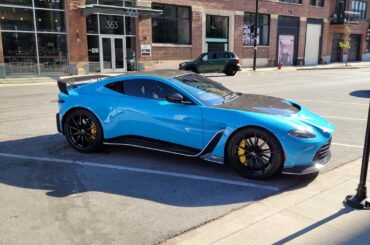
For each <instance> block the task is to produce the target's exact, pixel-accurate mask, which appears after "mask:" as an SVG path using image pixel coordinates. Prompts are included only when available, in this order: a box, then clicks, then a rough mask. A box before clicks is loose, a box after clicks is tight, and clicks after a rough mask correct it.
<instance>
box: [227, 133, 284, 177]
mask: <svg viewBox="0 0 370 245" xmlns="http://www.w3.org/2000/svg"><path fill="white" fill-rule="evenodd" d="M283 154H284V153H283V150H282V148H281V146H280V143H279V141H278V140H277V139H276V138H275V137H274V136H273V135H272V134H270V133H269V132H267V131H265V130H262V129H258V128H246V129H242V130H240V131H239V132H238V133H237V134H236V135H234V136H233V138H232V139H231V140H230V142H229V144H228V146H227V160H228V162H229V163H230V164H231V165H232V166H233V168H234V169H235V170H236V171H237V172H238V173H239V174H240V175H242V176H244V177H247V178H251V179H267V178H270V177H272V176H275V175H277V174H278V173H280V172H281V170H282V168H283V163H284V157H283V156H284V155H283Z"/></svg>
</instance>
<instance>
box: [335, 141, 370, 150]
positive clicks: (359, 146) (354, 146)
mask: <svg viewBox="0 0 370 245" xmlns="http://www.w3.org/2000/svg"><path fill="white" fill-rule="evenodd" d="M331 144H332V145H339V146H346V147H352V148H361V149H362V148H364V147H363V146H361V145H351V144H342V143H335V142H333V143H331Z"/></svg>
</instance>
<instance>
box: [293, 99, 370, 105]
mask: <svg viewBox="0 0 370 245" xmlns="http://www.w3.org/2000/svg"><path fill="white" fill-rule="evenodd" d="M289 100H292V101H295V100H296V101H302V102H318V103H332V104H344V105H366V106H369V104H364V103H356V102H342V101H328V100H304V99H303V100H302V99H289Z"/></svg>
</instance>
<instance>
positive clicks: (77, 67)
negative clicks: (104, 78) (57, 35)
mask: <svg viewBox="0 0 370 245" xmlns="http://www.w3.org/2000/svg"><path fill="white" fill-rule="evenodd" d="M84 3H85V1H84V0H67V3H66V21H67V30H68V35H67V36H68V53H69V61H70V67H71V68H70V70H71V73H72V74H79V73H85V72H88V68H87V62H88V53H87V35H86V34H87V33H86V19H85V18H84V17H82V16H81V12H80V10H79V9H78V8H77V6H79V5H82V4H84Z"/></svg>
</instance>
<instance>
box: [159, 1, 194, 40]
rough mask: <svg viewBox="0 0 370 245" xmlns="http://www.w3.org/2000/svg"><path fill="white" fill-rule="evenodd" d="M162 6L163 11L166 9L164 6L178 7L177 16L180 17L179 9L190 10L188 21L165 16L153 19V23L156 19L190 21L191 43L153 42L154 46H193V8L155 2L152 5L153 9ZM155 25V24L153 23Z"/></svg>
mask: <svg viewBox="0 0 370 245" xmlns="http://www.w3.org/2000/svg"><path fill="white" fill-rule="evenodd" d="M155 5H157V6H162V9H164V6H174V7H176V15H178V7H184V8H188V9H189V18H188V19H186V18H179V17H176V18H174V17H164V16H163V14H162V15H161V16H159V17H153V18H152V21H153V19H154V18H162V19H171V20H189V43H178V42H177V43H173V42H154V41H153V44H154V45H161V44H172V45H192V43H193V42H192V37H193V23H192V22H193V11H192V8H191V6H186V5H177V4H165V3H157V2H153V3H152V8H153V6H155ZM152 23H153V22H152ZM152 31H153V24H152Z"/></svg>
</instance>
